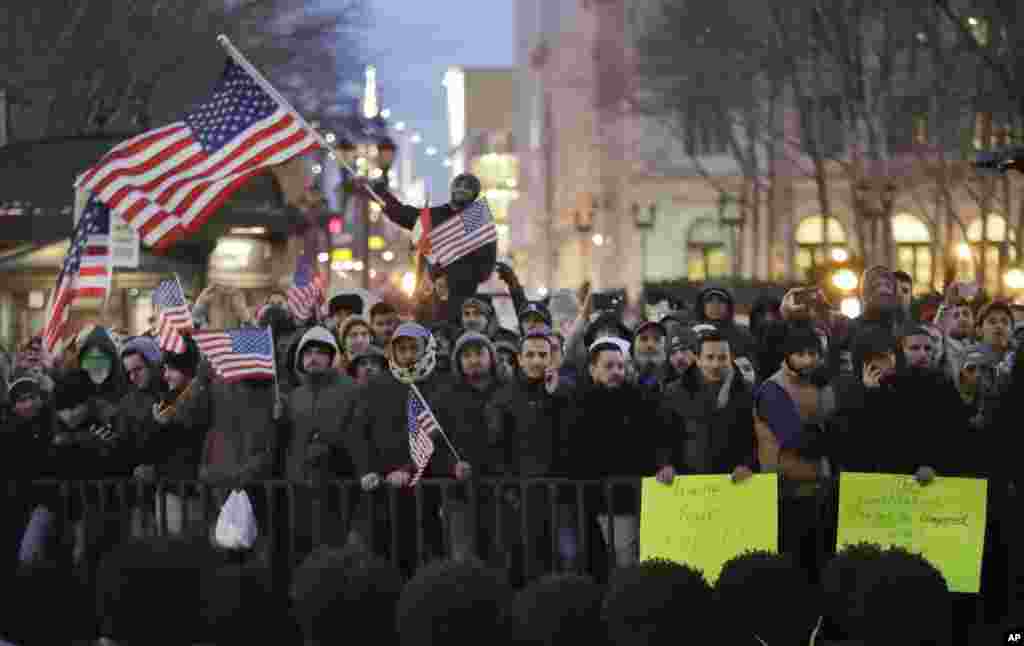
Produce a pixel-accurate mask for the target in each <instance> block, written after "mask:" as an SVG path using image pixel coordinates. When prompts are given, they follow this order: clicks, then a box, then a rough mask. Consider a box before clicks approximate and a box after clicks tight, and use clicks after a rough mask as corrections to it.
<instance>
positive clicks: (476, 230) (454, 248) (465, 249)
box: [427, 198, 498, 267]
mask: <svg viewBox="0 0 1024 646" xmlns="http://www.w3.org/2000/svg"><path fill="white" fill-rule="evenodd" d="M429 239H430V250H429V252H428V253H427V259H428V260H429V261H430V264H432V265H438V266H440V267H447V266H448V265H450V264H452V263H453V262H455V261H456V260H458V259H459V258H462V257H463V256H465V255H466V254H469V253H471V252H473V251H476V250H477V249H479V248H480V247H482V246H484V245H486V244H489V243H492V242H497V240H498V229H497V227H495V226H494V216H492V215H491V209H490V207H489V206H487V200H485V199H483V198H481V199H479V200H477V201H476V202H473V203H472V204H470V205H469V206H467V207H466V208H465V209H463V210H462V211H461V212H460V213H457V214H455V215H453V216H452V217H451V218H449V219H448V220H447V221H446V222H444V223H443V224H441V225H440V226H438V227H436V228H433V229H431V231H430V233H429Z"/></svg>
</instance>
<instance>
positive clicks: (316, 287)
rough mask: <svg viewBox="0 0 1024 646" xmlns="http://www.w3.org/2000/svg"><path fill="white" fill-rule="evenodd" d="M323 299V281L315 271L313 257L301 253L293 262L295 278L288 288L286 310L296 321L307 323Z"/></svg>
mask: <svg viewBox="0 0 1024 646" xmlns="http://www.w3.org/2000/svg"><path fill="white" fill-rule="evenodd" d="M323 298H324V289H323V279H322V277H321V276H320V272H318V271H316V270H315V267H314V265H313V256H312V255H311V254H306V253H303V254H301V255H300V256H299V258H298V260H296V261H295V276H294V278H293V280H292V286H291V287H289V288H288V309H289V310H290V311H291V313H292V316H294V317H295V320H296V321H298V322H300V323H301V322H304V321H308V320H309V319H311V318H313V315H314V314H315V313H316V310H317V305H319V304H320V302H321V301H322V300H323Z"/></svg>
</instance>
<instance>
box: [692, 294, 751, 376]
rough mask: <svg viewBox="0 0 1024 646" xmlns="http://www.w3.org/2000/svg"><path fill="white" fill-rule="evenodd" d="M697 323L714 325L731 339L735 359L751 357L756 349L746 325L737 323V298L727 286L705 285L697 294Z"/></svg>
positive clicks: (730, 344)
mask: <svg viewBox="0 0 1024 646" xmlns="http://www.w3.org/2000/svg"><path fill="white" fill-rule="evenodd" d="M694 309H695V312H696V315H697V316H696V319H697V320H696V323H707V324H711V325H714V326H715V328H716V329H718V331H719V333H721V335H722V336H724V337H725V338H726V340H728V341H729V348H730V351H731V354H732V357H733V359H734V360H735V359H738V358H740V357H743V358H749V357H750V356H751V354H752V353H753V351H754V338H753V337H752V336H751V335H750V331H749V330H748V329H747V328H746V326H744V325H741V324H739V323H736V300H735V298H734V297H733V295H732V292H731V291H729V290H728V289H726V288H725V287H718V286H709V287H705V288H704V289H702V290H701V291H700V293H698V294H697V301H696V303H695V306H694Z"/></svg>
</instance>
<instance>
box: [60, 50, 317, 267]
mask: <svg viewBox="0 0 1024 646" xmlns="http://www.w3.org/2000/svg"><path fill="white" fill-rule="evenodd" d="M268 90H270V91H268ZM319 145H320V144H319V139H318V137H317V134H316V133H315V132H314V131H313V130H312V128H310V127H309V125H308V124H307V123H306V122H305V121H303V120H302V119H301V117H299V116H298V115H297V114H296V113H295V111H294V110H293V109H291V107H290V106H288V105H287V104H286V103H283V102H282V100H280V97H279V96H276V92H273V91H272V89H271V88H269V86H267V84H266V82H265V81H263V80H262V79H257V78H255V77H254V76H253V74H251V73H250V72H249V71H246V69H244V68H243V66H242V65H241V64H239V63H238V62H236V61H235V60H234V59H229V60H228V63H227V67H226V69H225V70H224V75H223V76H222V77H221V79H220V81H219V82H218V83H217V85H216V87H215V88H214V91H213V96H212V97H210V99H209V100H208V101H207V102H205V103H203V104H202V105H200V106H198V107H197V108H196V109H194V110H192V111H191V112H188V113H187V114H186V115H185V116H184V118H183V119H182V120H181V121H176V122H174V123H171V124H169V125H167V126H164V127H162V128H157V129H155V130H151V131H149V132H146V133H143V134H141V135H139V136H137V137H134V138H132V139H129V140H128V141H125V142H123V143H121V144H119V145H118V146H117V147H115V148H114V149H113V150H111V151H110V152H109V153H107V155H106V156H105V157H103V159H101V160H100V161H99V163H98V164H96V165H95V166H94V167H93V168H91V169H90V170H88V171H86V172H85V173H84V174H83V175H82V176H80V177H79V178H78V180H77V182H76V186H78V187H79V188H81V189H85V190H87V191H89V192H91V193H92V194H93V195H94V196H96V198H97V199H99V200H100V201H101V202H103V203H104V204H106V205H107V206H109V207H110V209H111V211H113V212H114V213H115V214H117V215H119V216H120V217H121V218H122V219H124V221H125V222H127V223H128V224H129V225H131V226H132V227H133V228H134V229H135V230H137V231H138V232H139V234H140V237H141V238H142V240H143V242H145V244H147V245H149V246H151V247H156V248H157V249H164V248H167V247H168V246H170V245H172V244H173V243H174V242H175V241H176V240H178V239H180V238H182V237H183V236H185V235H187V234H190V233H194V232H195V231H197V230H198V229H199V228H200V227H201V226H202V225H203V223H204V222H205V221H206V220H207V219H208V218H209V217H210V216H211V215H212V214H213V213H214V212H215V211H216V210H217V208H218V207H219V206H220V205H221V204H222V203H223V202H224V201H225V200H226V199H227V198H228V197H230V195H231V194H232V193H233V192H234V191H236V190H237V189H238V188H239V187H241V186H242V185H243V184H245V182H246V181H248V180H249V179H250V178H251V177H252V176H254V175H257V174H259V173H261V172H264V171H266V170H267V169H269V168H270V167H273V166H276V165H279V164H283V163H285V162H287V161H289V160H290V159H292V158H294V157H296V156H298V155H302V154H305V153H307V152H310V151H312V150H314V149H316V148H317V147H319Z"/></svg>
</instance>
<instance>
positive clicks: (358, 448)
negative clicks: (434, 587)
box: [348, 323, 478, 574]
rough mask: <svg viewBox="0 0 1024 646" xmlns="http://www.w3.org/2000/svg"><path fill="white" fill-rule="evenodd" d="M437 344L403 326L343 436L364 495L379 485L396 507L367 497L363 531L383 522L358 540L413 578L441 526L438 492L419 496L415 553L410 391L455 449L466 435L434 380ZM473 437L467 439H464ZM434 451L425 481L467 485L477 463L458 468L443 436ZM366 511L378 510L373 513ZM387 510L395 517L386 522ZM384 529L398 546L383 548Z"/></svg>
mask: <svg viewBox="0 0 1024 646" xmlns="http://www.w3.org/2000/svg"><path fill="white" fill-rule="evenodd" d="M436 353H437V344H436V341H435V340H434V337H433V336H432V335H431V334H430V332H428V331H427V330H426V329H425V328H423V327H422V326H421V325H419V324H417V323H403V324H402V325H400V326H399V327H398V330H396V331H395V336H394V337H393V338H392V340H391V345H390V349H389V354H388V367H389V370H388V372H387V373H385V374H383V375H381V376H380V377H379V378H377V379H375V380H373V381H371V382H370V383H369V385H367V386H366V388H365V389H364V390H363V391H362V392H361V395H360V397H359V398H358V399H357V401H356V406H355V412H354V413H353V417H352V425H351V428H350V429H349V430H348V433H349V435H350V441H351V447H352V459H353V462H354V464H355V467H356V473H358V474H359V476H360V481H361V483H362V486H363V489H364V490H366V491H375V490H377V489H378V487H379V485H380V484H381V481H382V480H381V476H383V482H384V483H385V484H386V485H387V486H388V488H389V489H392V490H396V493H397V505H396V506H394V507H393V506H392V505H390V504H389V497H388V495H387V494H386V492H383V493H380V492H379V493H376V494H374V495H373V496H371V497H364V499H363V500H364V503H365V504H366V505H367V506H366V507H365V508H364V509H363V512H364V514H365V515H363V520H364V521H365V522H366V523H370V522H375V520H376V521H384V522H383V523H381V524H380V526H378V527H375V528H374V530H375V531H374V532H373V533H372V534H371V533H369V527H364V528H363V531H361V532H360V533H361V534H362V535H364V536H374V537H375V538H376V539H377V541H376V544H375V545H373V546H372V549H373V550H374V551H375V552H377V553H378V554H388V552H391V553H392V554H394V553H395V551H397V557H398V558H397V560H398V562H399V563H400V565H401V568H400V569H402V570H403V572H405V573H406V574H410V573H411V572H412V571H413V570H414V569H415V567H416V564H417V563H418V562H419V558H420V557H422V556H426V555H427V554H436V553H438V552H439V550H440V544H441V540H440V526H439V524H438V508H439V506H440V505H439V503H440V496H439V491H438V489H437V488H436V487H433V486H429V487H424V488H423V492H422V493H423V505H424V509H422V510H421V511H422V518H423V522H424V526H423V527H422V528H421V529H422V536H423V537H424V540H425V543H426V544H424V545H417V535H418V534H419V532H418V531H417V513H416V504H417V496H415V495H413V494H414V490H413V489H412V488H410V486H409V485H410V483H411V482H412V479H413V476H414V474H415V472H416V467H415V464H414V463H413V460H412V458H411V456H410V449H409V436H410V428H411V424H413V423H415V420H410V419H409V412H410V408H411V407H410V401H412V400H410V398H411V397H416V394H415V392H414V390H413V386H416V390H418V391H419V394H420V395H421V396H422V397H423V400H424V403H426V405H427V406H428V407H429V408H430V409H431V410H432V411H433V413H434V417H435V418H436V419H437V422H438V425H439V426H440V427H441V428H442V429H443V430H444V432H445V433H446V434H447V437H448V438H449V439H450V440H451V441H452V443H453V444H454V445H455V447H456V449H463V447H461V446H460V445H459V443H460V440H461V438H462V436H463V435H464V433H463V431H462V428H461V424H462V420H461V419H460V416H459V411H458V410H456V409H454V408H453V407H452V406H450V405H449V403H450V398H448V397H446V396H447V395H448V391H449V387H450V383H451V381H450V377H448V376H442V375H439V374H437V372H436V371H435V368H436V365H437V363H436V362H437V356H436ZM466 432H470V431H466ZM432 440H433V442H434V445H435V451H434V453H433V456H432V457H431V458H430V463H429V464H428V466H427V469H426V471H425V472H424V476H425V477H437V476H452V475H454V476H455V478H456V479H457V480H459V481H464V480H467V479H469V478H470V477H471V476H472V473H473V467H472V466H471V462H472V461H474V460H477V459H478V456H473V455H470V454H469V453H467V452H463V451H460V454H459V457H460V458H461V459H460V460H458V461H456V459H455V458H454V456H452V454H451V451H450V449H449V448H448V446H447V444H446V443H445V442H444V440H443V438H441V437H440V434H437V436H435V437H433V438H432ZM368 505H375V506H376V509H375V510H373V513H371V510H370V508H369V506H368ZM392 509H394V510H395V512H396V513H397V516H396V517H392V516H391V511H392ZM387 521H390V523H395V524H397V525H398V527H397V530H398V531H397V535H398V536H399V541H400V542H399V544H398V545H390V547H388V542H389V541H390V537H391V536H392V532H391V530H390V528H389V527H388V526H387Z"/></svg>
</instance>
